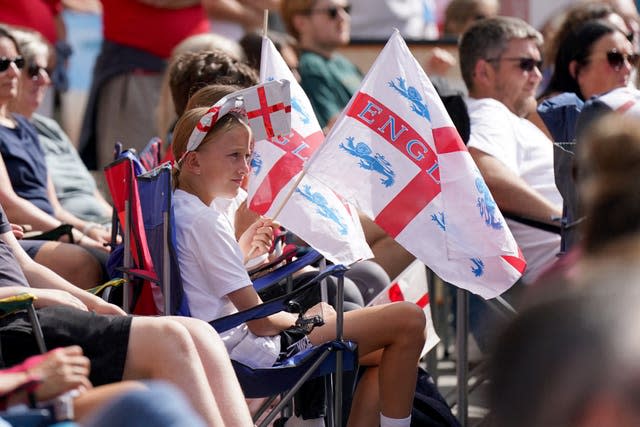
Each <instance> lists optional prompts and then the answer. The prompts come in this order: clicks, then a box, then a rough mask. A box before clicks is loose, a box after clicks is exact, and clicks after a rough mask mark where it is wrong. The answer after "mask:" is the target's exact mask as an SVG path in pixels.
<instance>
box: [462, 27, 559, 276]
mask: <svg viewBox="0 0 640 427" xmlns="http://www.w3.org/2000/svg"><path fill="white" fill-rule="evenodd" d="M541 44H542V36H541V35H540V33H539V32H538V31H536V30H535V29H534V28H532V27H531V26H530V25H529V24H527V23H526V22H524V21H522V20H520V19H517V18H509V17H496V18H491V19H483V20H480V21H478V22H476V23H475V24H474V25H472V26H471V27H470V28H469V29H468V30H467V31H466V32H465V33H464V35H463V36H462V39H461V41H460V68H461V71H462V77H463V79H464V81H465V84H466V85H467V88H468V89H469V99H468V100H467V107H468V110H469V117H470V129H471V135H470V138H469V143H468V147H469V153H470V154H471V156H472V157H473V159H474V161H475V162H476V164H477V166H478V169H479V170H480V172H481V173H482V175H483V177H484V179H485V181H486V183H487V185H488V187H489V189H490V190H491V193H492V195H493V197H494V199H495V201H496V203H497V204H498V207H499V208H500V209H501V211H502V212H503V213H509V214H514V215H517V216H520V217H526V218H531V219H535V220H537V221H540V222H545V223H553V222H554V221H555V219H557V218H560V217H561V215H562V211H561V207H562V197H561V196H560V193H559V192H558V189H557V188H556V185H555V181H554V172H553V144H552V142H551V141H550V140H549V139H548V138H547V137H546V136H545V134H543V133H542V132H541V131H540V130H539V129H538V128H537V127H536V126H535V125H533V123H531V122H530V121H528V120H527V119H526V118H524V117H525V116H526V115H527V113H528V112H529V111H532V109H533V108H535V105H536V100H535V94H536V89H537V88H538V85H539V83H540V80H541V78H542V75H541V72H540V67H541V65H542V63H541V60H540V58H541V56H540V50H539V48H540V46H541ZM507 223H508V225H509V228H510V229H511V232H512V233H513V236H514V237H515V239H516V241H517V242H518V245H519V246H520V249H521V250H522V252H523V254H524V257H525V259H526V260H527V269H526V271H525V274H524V276H523V278H522V281H523V282H524V283H530V282H532V281H533V280H534V279H535V278H536V277H537V276H538V275H539V274H540V273H541V272H542V271H543V270H544V269H546V268H547V267H548V266H549V265H550V264H552V263H553V262H554V261H555V259H556V256H557V254H558V252H559V250H560V236H559V235H558V234H554V233H550V232H547V231H543V230H542V229H540V228H535V227H532V226H529V225H524V224H522V223H520V222H516V221H511V220H507Z"/></svg>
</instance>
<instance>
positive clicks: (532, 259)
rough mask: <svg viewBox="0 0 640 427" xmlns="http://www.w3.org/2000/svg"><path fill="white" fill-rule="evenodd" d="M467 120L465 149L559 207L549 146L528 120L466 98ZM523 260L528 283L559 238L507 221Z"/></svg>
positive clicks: (485, 101) (554, 253)
mask: <svg viewBox="0 0 640 427" xmlns="http://www.w3.org/2000/svg"><path fill="white" fill-rule="evenodd" d="M467 107H468V109H469V117H470V120H471V136H470V138H469V143H468V144H467V146H468V147H473V148H476V149H478V150H481V151H483V152H485V153H487V154H489V155H491V156H493V157H495V158H496V159H498V160H499V161H501V162H502V163H503V164H504V165H505V166H506V167H507V168H509V169H510V170H511V171H513V172H514V173H515V174H516V175H518V176H519V177H521V178H522V179H523V180H524V181H525V182H526V183H527V184H529V186H531V188H533V189H534V190H536V191H537V192H538V193H540V194H541V195H542V196H543V197H544V198H545V199H547V200H549V201H550V202H551V203H552V204H554V205H555V206H558V208H560V207H561V206H562V196H561V195H560V192H559V191H558V189H557V188H556V184H555V179H554V172H553V143H552V142H551V141H550V140H549V138H547V136H546V135H545V134H544V133H542V132H541V131H540V130H539V129H538V128H537V127H536V126H535V125H534V124H533V123H531V122H530V121H529V120H526V119H523V118H521V117H518V116H516V115H515V114H513V113H512V112H511V111H509V109H508V108H507V107H506V106H505V105H504V104H503V103H501V102H500V101H498V100H495V99H492V98H483V99H473V98H469V99H467ZM507 223H508V225H509V228H510V229H511V232H512V233H513V236H514V237H515V239H516V241H517V242H518V245H519V246H520V249H521V250H522V253H523V255H524V257H525V259H526V261H527V269H526V271H525V274H524V276H523V280H524V282H526V283H530V282H532V281H533V280H535V278H536V277H537V276H538V275H539V274H540V273H541V272H542V271H543V270H544V269H545V268H546V267H547V266H549V265H550V264H551V263H553V261H555V259H556V257H557V254H558V252H559V250H560V235H558V234H554V233H549V232H546V231H542V230H539V229H537V228H534V227H529V226H527V225H524V224H521V223H519V222H516V221H511V220H507Z"/></svg>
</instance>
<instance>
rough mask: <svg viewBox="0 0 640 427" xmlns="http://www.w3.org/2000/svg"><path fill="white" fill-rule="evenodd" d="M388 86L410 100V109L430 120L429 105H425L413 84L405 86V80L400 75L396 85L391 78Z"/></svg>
mask: <svg viewBox="0 0 640 427" xmlns="http://www.w3.org/2000/svg"><path fill="white" fill-rule="evenodd" d="M389 86H390V87H392V88H394V89H395V90H397V91H398V92H399V93H400V95H402V96H404V97H405V98H407V99H408V100H409V101H411V111H413V112H414V113H416V114H418V115H419V116H421V117H424V118H425V119H427V120H429V121H431V114H429V107H427V104H425V103H424V102H423V101H422V95H420V93H419V92H418V89H416V88H415V87H413V86H409V87H407V84H406V80H405V79H403V78H402V77H398V84H397V85H396V84H395V83H394V82H393V80H392V81H390V82H389Z"/></svg>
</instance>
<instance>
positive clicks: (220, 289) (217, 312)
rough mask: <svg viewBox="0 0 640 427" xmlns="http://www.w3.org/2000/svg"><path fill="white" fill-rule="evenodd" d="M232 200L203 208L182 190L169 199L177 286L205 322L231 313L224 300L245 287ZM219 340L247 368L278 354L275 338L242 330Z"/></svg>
mask: <svg viewBox="0 0 640 427" xmlns="http://www.w3.org/2000/svg"><path fill="white" fill-rule="evenodd" d="M234 200H235V199H234ZM234 200H219V201H218V202H215V203H211V205H210V206H207V205H205V204H204V203H202V201H201V200H200V199H199V198H198V197H196V196H194V195H192V194H190V193H187V192H185V191H182V190H176V191H175V192H174V195H173V206H174V213H175V224H176V225H175V227H176V252H177V255H178V262H179V263H180V276H181V278H182V286H183V288H184V292H185V293H186V295H187V299H188V301H189V309H190V311H191V315H192V316H193V317H196V318H198V319H202V320H205V321H207V322H208V321H211V320H214V319H218V318H220V317H223V316H227V315H229V314H233V313H236V312H237V311H238V310H237V309H236V307H235V306H234V305H233V303H232V302H231V300H230V299H229V298H228V297H227V295H228V294H229V293H231V292H233V291H237V290H238V289H241V288H244V287H246V286H251V279H250V278H249V275H248V274H247V271H246V270H245V268H244V266H243V260H244V256H243V254H242V250H241V249H240V246H239V245H238V242H237V241H236V239H235V233H234V226H233V224H234V215H235V209H234V208H233V206H234V205H235V208H236V209H237V206H238V205H237V204H236V203H235V201H234ZM220 337H221V338H222V340H223V341H224V343H225V346H226V347H227V350H228V351H229V355H230V356H231V358H232V359H234V360H238V361H240V362H242V363H245V364H247V365H249V366H252V367H259V366H262V367H264V366H271V365H273V363H274V362H275V361H276V359H277V357H278V354H279V352H280V337H279V336H275V337H257V336H255V335H253V334H252V333H251V332H250V331H249V330H248V328H247V327H246V325H242V326H239V327H237V328H235V329H232V330H230V331H227V332H223V333H221V334H220Z"/></svg>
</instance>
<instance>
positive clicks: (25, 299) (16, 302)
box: [0, 292, 38, 317]
mask: <svg viewBox="0 0 640 427" xmlns="http://www.w3.org/2000/svg"><path fill="white" fill-rule="evenodd" d="M37 299H38V297H36V296H35V295H33V294H30V293H28V292H25V293H22V294H18V295H14V296H11V297H8V298H2V299H0V317H3V316H6V315H8V314H11V313H14V312H16V311H19V310H24V309H27V308H29V306H31V305H33V302H34V301H35V300H37Z"/></svg>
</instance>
